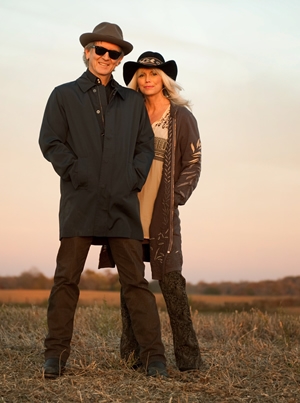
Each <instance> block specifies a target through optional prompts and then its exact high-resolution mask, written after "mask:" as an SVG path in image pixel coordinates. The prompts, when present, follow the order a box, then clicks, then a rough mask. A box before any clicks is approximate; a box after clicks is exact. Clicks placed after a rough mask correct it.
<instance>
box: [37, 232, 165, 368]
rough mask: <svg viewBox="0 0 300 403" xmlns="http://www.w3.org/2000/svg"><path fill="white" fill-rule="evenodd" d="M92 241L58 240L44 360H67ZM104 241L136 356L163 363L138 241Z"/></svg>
mask: <svg viewBox="0 0 300 403" xmlns="http://www.w3.org/2000/svg"><path fill="white" fill-rule="evenodd" d="M92 241H93V238H92V237H73V238H63V239H62V240H61V245H60V248H59V251H58V255H57V266H56V271H55V275H54V285H53V287H52V290H51V293H50V297H49V305H48V312H47V320H48V335H47V337H46V339H45V358H46V359H47V358H50V357H59V358H61V360H63V361H67V359H68V357H69V355H70V343H71V339H72V334H73V322H74V315H75V310H76V306H77V303H78V298H79V288H78V284H79V281H80V276H81V273H82V270H83V268H84V264H85V261H86V258H87V255H88V251H89V248H90V246H91V244H92ZM108 241H109V246H110V248H111V252H112V255H113V258H114V261H115V262H116V265H117V269H118V273H119V280H120V283H121V286H122V290H123V298H124V301H125V303H126V306H127V309H128V314H129V317H130V321H131V325H132V331H133V333H134V336H135V338H136V340H137V341H138V343H139V346H140V359H141V361H142V363H143V364H144V365H145V366H146V365H147V363H150V362H152V361H162V362H164V363H165V362H166V360H165V355H164V346H163V344H162V341H161V329H160V321H159V315H158V310H157V307H156V301H155V297H154V295H153V294H152V292H151V291H150V290H149V289H148V282H147V280H146V279H145V277H144V271H145V267H144V263H143V260H142V259H143V258H142V244H141V242H140V241H137V240H134V239H126V238H109V240H108Z"/></svg>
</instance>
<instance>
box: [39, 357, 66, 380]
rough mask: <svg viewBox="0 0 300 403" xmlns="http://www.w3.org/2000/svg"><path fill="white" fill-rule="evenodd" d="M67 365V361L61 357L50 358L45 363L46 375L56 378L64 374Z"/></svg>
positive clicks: (46, 376)
mask: <svg viewBox="0 0 300 403" xmlns="http://www.w3.org/2000/svg"><path fill="white" fill-rule="evenodd" d="M65 367H66V363H65V362H64V361H61V360H60V359H59V358H48V359H47V360H46V361H45V364H44V377H45V378H48V379H55V378H57V377H58V376H61V375H62V374H63V372H64V370H65Z"/></svg>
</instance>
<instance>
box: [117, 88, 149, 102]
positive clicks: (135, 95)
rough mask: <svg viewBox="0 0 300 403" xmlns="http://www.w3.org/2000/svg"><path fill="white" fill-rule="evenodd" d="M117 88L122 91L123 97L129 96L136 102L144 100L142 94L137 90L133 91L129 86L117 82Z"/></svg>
mask: <svg viewBox="0 0 300 403" xmlns="http://www.w3.org/2000/svg"><path fill="white" fill-rule="evenodd" d="M118 89H119V91H120V93H122V94H123V95H124V98H131V99H134V100H136V101H137V102H143V101H144V98H143V96H142V95H141V94H140V93H139V92H137V91H134V90H133V89H131V88H128V87H123V86H122V85H120V84H118Z"/></svg>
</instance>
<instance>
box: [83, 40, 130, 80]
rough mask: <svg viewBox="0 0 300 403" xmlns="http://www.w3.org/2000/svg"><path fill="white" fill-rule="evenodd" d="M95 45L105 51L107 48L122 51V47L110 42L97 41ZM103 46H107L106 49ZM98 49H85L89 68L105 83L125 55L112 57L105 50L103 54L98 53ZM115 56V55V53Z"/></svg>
mask: <svg viewBox="0 0 300 403" xmlns="http://www.w3.org/2000/svg"><path fill="white" fill-rule="evenodd" d="M95 46H99V47H100V50H102V52H101V53H103V51H105V49H107V50H108V51H109V50H113V51H116V52H119V53H121V48H120V47H119V46H118V45H114V44H113V43H109V42H100V41H98V42H95ZM101 48H105V49H104V50H103V49H101ZM96 51H97V49H95V48H92V49H85V56H86V58H87V59H88V60H89V70H90V72H91V73H93V74H94V75H95V76H96V77H99V78H100V79H101V81H102V82H103V84H104V85H105V84H106V83H107V82H108V81H109V78H110V75H111V73H112V72H113V71H114V69H115V68H116V67H117V66H118V65H119V64H120V63H121V60H122V59H123V55H120V56H119V57H118V58H117V59H113V58H112V57H110V55H109V52H105V53H104V54H103V55H102V56H99V55H97V53H96ZM113 56H115V55H114V54H113Z"/></svg>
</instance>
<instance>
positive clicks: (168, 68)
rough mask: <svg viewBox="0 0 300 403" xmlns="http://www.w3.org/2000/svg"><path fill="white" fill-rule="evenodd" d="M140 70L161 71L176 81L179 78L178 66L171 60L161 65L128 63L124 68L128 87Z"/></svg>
mask: <svg viewBox="0 0 300 403" xmlns="http://www.w3.org/2000/svg"><path fill="white" fill-rule="evenodd" d="M138 69H159V70H162V71H163V72H164V73H166V74H167V76H169V77H171V78H172V79H173V80H174V81H175V80H176V77H177V64H176V62H175V61H174V60H169V61H168V62H166V63H162V64H159V65H153V64H143V63H138V62H126V63H124V66H123V78H124V81H125V84H126V85H128V84H129V83H130V81H131V80H132V77H133V76H134V74H135V72H136V71H137V70H138Z"/></svg>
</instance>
